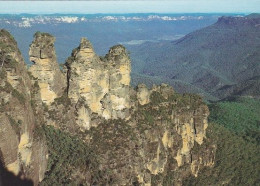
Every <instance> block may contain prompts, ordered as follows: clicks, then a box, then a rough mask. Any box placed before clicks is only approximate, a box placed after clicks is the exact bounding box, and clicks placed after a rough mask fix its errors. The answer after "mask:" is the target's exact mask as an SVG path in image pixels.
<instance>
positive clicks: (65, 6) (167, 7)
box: [0, 0, 260, 14]
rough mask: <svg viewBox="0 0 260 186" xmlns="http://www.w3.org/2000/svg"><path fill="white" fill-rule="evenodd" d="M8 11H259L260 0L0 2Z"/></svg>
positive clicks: (2, 7) (0, 9)
mask: <svg viewBox="0 0 260 186" xmlns="http://www.w3.org/2000/svg"><path fill="white" fill-rule="evenodd" d="M8 13H10V14H18V13H31V14H52V13H84V14H95V13H260V0H168V1H167V0H161V1H156V0H153V1H148V0H142V1H141V0H139V1H138V0H137V1H133V0H132V1H131V0H130V1H129V0H122V1H101V0H99V1H0V14H8Z"/></svg>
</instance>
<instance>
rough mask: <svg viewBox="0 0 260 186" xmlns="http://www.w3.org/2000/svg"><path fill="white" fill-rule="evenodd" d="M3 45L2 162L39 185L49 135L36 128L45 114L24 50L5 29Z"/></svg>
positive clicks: (1, 34) (0, 38)
mask: <svg viewBox="0 0 260 186" xmlns="http://www.w3.org/2000/svg"><path fill="white" fill-rule="evenodd" d="M0 46H1V47H0V53H1V54H2V55H1V56H0V59H1V61H2V62H3V66H2V68H1V69H0V77H1V78H0V98H1V100H0V101H1V104H0V154H1V158H0V160H1V165H4V167H5V169H6V171H10V172H12V173H14V174H15V175H16V176H22V177H26V178H28V179H30V180H32V181H33V182H34V183H35V185H37V183H39V182H40V181H42V180H43V178H44V173H45V170H46V168H47V146H46V143H45V139H44V138H40V136H39V135H36V132H35V131H36V130H37V127H39V125H40V123H39V122H40V121H41V120H42V119H43V118H41V117H40V116H39V115H38V114H37V113H36V109H35V108H34V107H33V106H32V102H34V101H35V100H34V95H33V93H32V90H33V88H34V85H33V84H32V83H31V80H30V78H29V75H28V73H27V69H26V66H25V63H24V60H23V58H22V56H21V53H20V51H19V49H18V48H17V44H16V42H15V40H14V39H13V37H12V36H11V35H10V34H9V33H8V32H7V31H5V30H0ZM3 54H4V55H3ZM39 101H41V100H39ZM1 171H2V170H1ZM0 174H2V172H1V173H0ZM3 179H5V177H4V178H3ZM0 185H1V180H0Z"/></svg>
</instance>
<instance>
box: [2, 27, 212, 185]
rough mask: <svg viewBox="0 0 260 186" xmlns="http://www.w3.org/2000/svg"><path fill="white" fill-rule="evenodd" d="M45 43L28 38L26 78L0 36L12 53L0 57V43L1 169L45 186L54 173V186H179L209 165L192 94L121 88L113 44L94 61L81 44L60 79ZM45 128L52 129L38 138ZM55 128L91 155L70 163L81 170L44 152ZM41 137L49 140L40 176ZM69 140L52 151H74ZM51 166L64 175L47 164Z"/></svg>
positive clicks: (202, 108) (121, 65)
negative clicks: (4, 166)
mask: <svg viewBox="0 0 260 186" xmlns="http://www.w3.org/2000/svg"><path fill="white" fill-rule="evenodd" d="M54 40H55V39H54V37H52V36H51V35H49V34H46V33H36V34H35V38H34V41H33V43H32V45H31V46H30V52H29V54H30V59H31V61H33V62H34V65H32V66H31V67H30V69H29V72H30V73H31V77H29V75H28V73H27V70H26V68H25V65H24V62H23V59H22V57H21V55H20V53H19V50H18V48H17V46H16V43H15V41H14V40H13V39H12V38H11V36H10V35H9V34H8V33H6V32H4V34H1V41H2V43H8V44H9V45H8V47H9V48H11V49H12V50H11V51H12V52H9V51H5V53H4V54H2V53H3V52H2V51H3V50H6V48H8V47H7V46H4V47H1V52H2V53H1V55H2V56H1V57H2V58H1V59H4V60H3V61H4V65H3V67H2V68H1V69H0V70H1V71H0V72H1V80H0V88H1V92H0V94H1V98H2V102H1V107H0V118H1V119H0V122H1V124H2V125H3V127H1V128H0V133H1V137H0V157H1V161H2V162H3V163H4V164H5V165H6V168H7V169H8V170H9V171H11V172H13V173H15V174H19V173H22V174H23V175H24V176H25V177H26V178H29V179H32V180H33V182H34V184H35V185H37V183H38V182H39V181H42V179H43V177H44V173H45V171H47V174H46V175H47V177H46V178H45V179H44V183H43V184H47V185H52V184H57V180H55V182H52V179H55V176H56V177H57V175H60V174H63V173H66V174H68V175H67V176H66V177H67V178H66V179H67V181H66V182H63V181H62V178H59V180H60V182H59V184H64V183H67V184H69V183H70V182H71V183H74V181H76V182H75V183H79V184H87V185H93V184H94V185H95V184H100V185H101V184H115V185H131V184H141V185H164V184H170V185H173V184H176V185H181V184H182V180H183V179H185V177H187V176H189V175H194V176H197V174H198V172H199V170H200V169H201V168H202V167H205V166H212V165H214V154H215V146H214V145H212V143H210V142H209V140H208V139H206V129H207V117H208V115H209V111H208V108H207V106H206V105H205V104H204V103H203V102H202V100H201V98H200V97H198V96H195V95H180V94H177V93H175V91H174V90H173V88H172V87H170V86H168V85H166V84H162V85H160V86H154V87H153V88H152V89H150V90H149V89H148V88H147V87H146V86H145V85H144V84H141V85H139V86H138V87H137V88H136V89H133V88H131V87H130V72H131V62H130V59H129V56H128V53H127V51H126V49H125V48H124V47H123V46H121V45H117V46H114V47H112V48H111V49H110V50H109V52H108V54H107V55H106V56H105V57H103V58H101V57H98V56H97V55H96V54H95V52H94V49H93V47H92V45H91V43H90V42H89V41H88V40H87V39H85V38H83V39H82V40H81V42H80V45H79V47H78V48H76V49H74V50H73V51H72V55H71V57H69V58H68V60H67V61H66V64H65V68H64V73H62V72H61V71H60V69H59V66H58V63H57V61H56V55H55V49H54ZM6 41H8V42H6ZM1 46H2V45H1ZM6 56H8V58H6ZM9 58H10V59H9ZM7 59H8V60H7ZM50 125H51V126H53V127H55V128H56V129H55V130H60V132H57V133H55V132H48V130H47V129H48V127H46V126H50ZM40 126H42V127H40ZM43 128H44V130H43ZM65 131H66V132H67V134H66V135H63V136H66V137H67V136H70V135H74V138H77V140H76V141H75V142H77V143H79V142H80V143H79V144H81V145H82V144H83V146H84V147H82V148H81V149H85V148H87V149H88V150H87V152H86V153H88V154H90V155H91V158H89V159H84V158H83V159H82V157H78V158H77V160H75V161H76V162H77V163H79V164H80V165H81V166H73V162H69V164H68V165H67V164H66V161H67V159H70V158H69V157H63V156H64V154H66V153H68V152H67V151H64V153H61V154H60V155H57V154H59V153H60V152H61V151H62V152H63V150H64V149H60V150H58V149H55V148H54V144H55V143H57V142H56V141H55V139H56V140H60V137H61V136H62V135H61V134H62V133H64V132H65ZM45 136H47V139H48V140H50V141H49V148H50V149H49V154H50V155H51V156H50V160H49V163H50V165H49V169H48V170H46V164H47V158H46V157H47V156H46V154H47V149H46V145H45ZM52 137H53V138H52ZM71 139H72V138H69V140H68V139H66V140H61V141H62V144H60V145H58V147H56V148H60V147H61V146H62V147H64V148H65V149H69V150H68V151H70V150H71V148H72V149H74V148H78V147H71V146H73V145H74V144H70V142H71ZM7 140H8V141H9V143H6V141H7ZM67 143H68V144H69V147H67V146H66V144H67ZM9 144H11V147H12V148H10V146H9ZM64 145H65V146H64ZM55 150H57V152H56V153H54V154H55V157H53V153H52V151H55ZM73 153H74V151H73ZM79 153H81V150H79ZM86 153H84V154H83V156H84V157H85V156H87V155H86ZM92 155H93V156H92ZM72 159H73V157H72ZM55 162H56V163H57V162H58V163H62V164H63V165H64V167H66V169H65V168H64V170H63V168H62V167H60V168H59V169H58V168H53V166H54V167H55ZM84 165H85V167H84ZM60 169H62V170H60ZM59 171H61V172H59ZM56 179H58V178H56Z"/></svg>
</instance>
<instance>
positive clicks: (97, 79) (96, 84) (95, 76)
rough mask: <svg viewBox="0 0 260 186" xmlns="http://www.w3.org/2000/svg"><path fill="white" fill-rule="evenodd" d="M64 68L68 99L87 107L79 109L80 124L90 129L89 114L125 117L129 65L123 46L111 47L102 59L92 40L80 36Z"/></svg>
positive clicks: (126, 115) (126, 111)
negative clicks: (95, 50) (79, 40)
mask: <svg viewBox="0 0 260 186" xmlns="http://www.w3.org/2000/svg"><path fill="white" fill-rule="evenodd" d="M66 67H67V80H68V86H67V93H68V98H70V99H71V101H72V103H73V104H78V103H79V102H80V101H81V100H83V102H84V103H85V104H86V105H87V107H88V109H86V108H83V107H81V108H80V109H79V114H78V116H79V117H78V118H79V119H78V121H79V122H80V124H79V125H81V126H86V128H88V129H89V128H90V126H91V124H90V121H89V114H91V113H97V114H98V115H99V116H101V117H104V118H105V119H117V118H122V119H124V118H126V117H128V114H127V113H128V108H129V107H130V100H129V88H130V72H131V67H130V59H129V56H128V54H127V52H126V49H125V48H124V47H123V46H120V45H118V46H114V47H112V48H111V49H110V50H109V53H108V54H107V55H106V57H105V58H104V59H102V60H101V59H100V58H99V57H98V56H97V55H96V54H95V52H94V50H93V47H92V45H91V43H90V42H89V41H88V40H87V39H86V38H82V39H81V43H80V45H79V47H78V48H76V49H74V50H73V52H72V55H71V57H69V58H68V60H67V62H66ZM84 122H85V124H84Z"/></svg>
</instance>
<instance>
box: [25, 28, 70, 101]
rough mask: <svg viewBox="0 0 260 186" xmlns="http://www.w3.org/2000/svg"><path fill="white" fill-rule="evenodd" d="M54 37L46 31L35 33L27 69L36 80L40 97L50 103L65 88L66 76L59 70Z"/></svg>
mask: <svg viewBox="0 0 260 186" xmlns="http://www.w3.org/2000/svg"><path fill="white" fill-rule="evenodd" d="M54 42H55V38H54V37H53V36H51V35H50V34H47V33H36V34H35V35H34V41H33V42H32V44H31V45H30V51H29V56H30V61H32V62H33V63H34V64H33V65H32V66H31V67H30V69H29V71H30V72H31V73H32V75H33V77H35V78H36V79H37V80H38V83H39V87H40V94H41V99H42V101H43V102H44V103H46V104H47V105H50V104H51V103H52V102H53V101H54V99H55V98H57V97H60V96H61V95H62V94H63V92H64V89H65V88H66V78H65V76H64V75H63V74H62V72H61V71H60V68H59V65H58V63H57V59H56V53H55V48H54Z"/></svg>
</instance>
